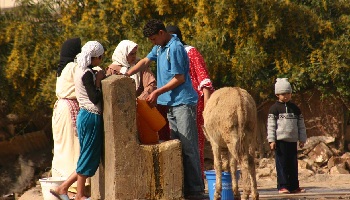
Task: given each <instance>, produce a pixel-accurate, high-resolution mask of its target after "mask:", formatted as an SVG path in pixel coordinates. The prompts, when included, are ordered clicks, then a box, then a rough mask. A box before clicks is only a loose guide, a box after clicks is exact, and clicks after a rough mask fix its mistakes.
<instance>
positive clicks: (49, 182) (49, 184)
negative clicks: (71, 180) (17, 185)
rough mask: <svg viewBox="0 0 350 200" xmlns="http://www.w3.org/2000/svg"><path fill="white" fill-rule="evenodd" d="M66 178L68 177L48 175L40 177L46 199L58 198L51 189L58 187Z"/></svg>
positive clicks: (55, 199) (54, 199)
mask: <svg viewBox="0 0 350 200" xmlns="http://www.w3.org/2000/svg"><path fill="white" fill-rule="evenodd" d="M66 179H67V178H64V177H48V178H42V179H39V182H40V185H41V192H42V193H43V197H44V200H57V197H55V196H54V195H52V194H51V193H50V189H56V188H57V187H58V186H59V185H61V184H62V183H63V182H64V181H65V180H66Z"/></svg>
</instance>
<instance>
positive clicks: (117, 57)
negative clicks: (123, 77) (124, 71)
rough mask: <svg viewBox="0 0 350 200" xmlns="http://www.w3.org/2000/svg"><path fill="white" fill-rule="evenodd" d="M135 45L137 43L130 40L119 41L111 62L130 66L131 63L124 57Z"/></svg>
mask: <svg viewBox="0 0 350 200" xmlns="http://www.w3.org/2000/svg"><path fill="white" fill-rule="evenodd" d="M135 47H137V44H136V43H135V42H133V41H130V40H122V41H121V42H119V44H118V46H117V47H116V48H115V50H114V52H113V55H112V61H113V64H116V65H121V66H122V67H127V68H130V67H131V65H130V64H129V63H128V60H127V59H126V57H127V56H128V55H129V53H130V52H131V51H132V50H133V49H134V48H135Z"/></svg>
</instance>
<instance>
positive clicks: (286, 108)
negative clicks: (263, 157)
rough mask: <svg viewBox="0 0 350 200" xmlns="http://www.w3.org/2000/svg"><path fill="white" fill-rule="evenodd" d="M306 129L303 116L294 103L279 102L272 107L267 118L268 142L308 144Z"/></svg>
mask: <svg viewBox="0 0 350 200" xmlns="http://www.w3.org/2000/svg"><path fill="white" fill-rule="evenodd" d="M306 137H307V136H306V128H305V123H304V118H303V115H302V114H301V111H300V109H299V107H298V106H297V105H295V104H294V103H292V102H290V101H289V102H287V103H284V102H279V101H277V102H276V103H275V104H273V105H272V106H271V107H270V110H269V115H268V118H267V140H268V141H269V142H275V141H276V140H283V141H286V142H297V141H300V142H306Z"/></svg>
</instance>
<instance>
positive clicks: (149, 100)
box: [146, 90, 159, 105]
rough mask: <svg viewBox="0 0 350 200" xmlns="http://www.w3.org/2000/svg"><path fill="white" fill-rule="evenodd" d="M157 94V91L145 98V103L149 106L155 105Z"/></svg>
mask: <svg viewBox="0 0 350 200" xmlns="http://www.w3.org/2000/svg"><path fill="white" fill-rule="evenodd" d="M158 96H159V95H158V92H157V90H154V91H153V92H152V93H151V94H150V95H149V96H148V97H147V98H146V101H147V103H148V104H149V105H156V103H157V98H158Z"/></svg>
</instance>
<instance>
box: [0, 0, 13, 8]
mask: <svg viewBox="0 0 350 200" xmlns="http://www.w3.org/2000/svg"><path fill="white" fill-rule="evenodd" d="M14 3H15V0H0V8H9V7H13V5H14Z"/></svg>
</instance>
